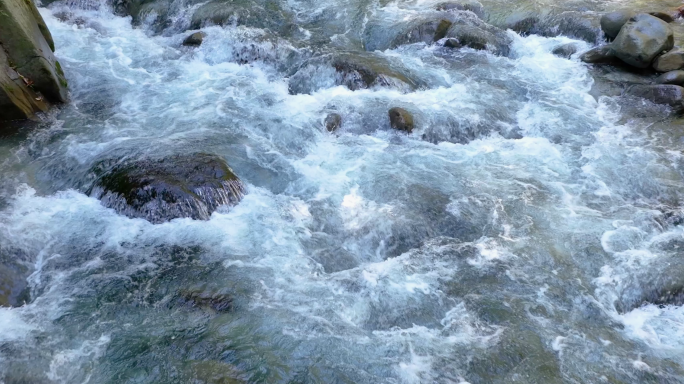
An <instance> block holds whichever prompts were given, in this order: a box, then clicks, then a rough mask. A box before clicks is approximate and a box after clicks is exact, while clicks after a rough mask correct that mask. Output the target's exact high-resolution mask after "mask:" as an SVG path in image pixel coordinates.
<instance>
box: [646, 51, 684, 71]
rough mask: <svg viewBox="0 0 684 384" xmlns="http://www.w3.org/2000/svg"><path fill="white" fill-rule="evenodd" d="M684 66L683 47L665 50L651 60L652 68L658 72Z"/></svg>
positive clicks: (674, 69)
mask: <svg viewBox="0 0 684 384" xmlns="http://www.w3.org/2000/svg"><path fill="white" fill-rule="evenodd" d="M682 68H684V49H681V48H676V49H673V50H671V51H670V52H666V53H664V54H662V55H660V56H658V57H656V59H655V61H653V69H655V70H656V71H658V72H670V71H676V70H678V69H682Z"/></svg>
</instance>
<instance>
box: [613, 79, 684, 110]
mask: <svg viewBox="0 0 684 384" xmlns="http://www.w3.org/2000/svg"><path fill="white" fill-rule="evenodd" d="M626 93H627V94H629V95H632V96H637V97H641V98H643V99H646V100H649V101H651V102H653V103H656V104H667V105H669V106H670V107H672V108H673V109H674V110H675V111H677V112H681V111H682V110H684V88H683V87H680V86H678V85H635V86H633V87H630V88H628V89H627V91H626Z"/></svg>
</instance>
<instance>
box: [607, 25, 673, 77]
mask: <svg viewBox="0 0 684 384" xmlns="http://www.w3.org/2000/svg"><path fill="white" fill-rule="evenodd" d="M611 47H612V49H613V51H615V56H616V57H617V58H619V59H620V60H622V61H624V62H625V63H627V64H629V65H631V66H634V67H637V68H648V67H649V66H650V65H651V63H652V62H653V59H655V58H656V56H658V55H659V54H661V53H663V52H666V51H669V50H670V49H672V48H673V47H674V36H673V32H672V28H670V26H669V25H667V23H666V22H664V21H662V20H660V19H658V18H656V17H653V16H651V15H648V14H643V13H642V14H639V15H636V16H634V17H632V18H631V19H629V21H628V22H627V23H626V24H625V25H624V26H623V27H622V29H621V30H620V33H619V34H618V35H617V36H616V37H615V41H614V42H613V44H612V46H611Z"/></svg>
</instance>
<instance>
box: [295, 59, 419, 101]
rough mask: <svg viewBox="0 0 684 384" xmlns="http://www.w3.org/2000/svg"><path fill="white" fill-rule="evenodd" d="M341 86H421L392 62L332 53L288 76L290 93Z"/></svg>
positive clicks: (407, 89) (358, 87)
mask: <svg viewBox="0 0 684 384" xmlns="http://www.w3.org/2000/svg"><path fill="white" fill-rule="evenodd" d="M336 85H343V86H345V87H347V88H349V89H350V90H352V91H356V90H359V89H368V88H375V87H388V88H395V89H399V90H401V91H411V90H415V89H417V88H419V87H420V86H421V85H422V83H421V82H419V81H418V80H417V79H415V78H414V77H413V76H412V75H410V74H409V73H408V71H407V70H406V68H404V67H403V66H402V65H401V63H395V62H393V61H391V60H390V59H388V58H387V57H384V56H382V55H377V54H374V53H353V52H345V53H336V54H332V55H327V56H324V57H318V58H314V59H311V60H309V61H308V62H307V63H306V64H305V65H303V66H302V67H301V68H299V69H298V70H297V72H296V73H295V74H294V75H292V76H291V77H290V80H289V90H290V93H292V94H300V93H312V92H315V91H317V90H319V89H323V88H328V87H333V86H336Z"/></svg>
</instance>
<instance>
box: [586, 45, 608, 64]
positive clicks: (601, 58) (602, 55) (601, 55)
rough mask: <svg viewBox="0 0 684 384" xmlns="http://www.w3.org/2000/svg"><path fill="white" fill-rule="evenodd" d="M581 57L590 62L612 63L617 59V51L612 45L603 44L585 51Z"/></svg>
mask: <svg viewBox="0 0 684 384" xmlns="http://www.w3.org/2000/svg"><path fill="white" fill-rule="evenodd" d="M579 58H580V60H582V61H583V62H585V63H588V64H599V63H610V62H613V61H615V53H614V52H613V50H612V49H611V48H610V45H603V46H600V47H596V48H594V49H590V50H588V51H586V52H584V53H583V54H582V55H581V56H580V57H579Z"/></svg>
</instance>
